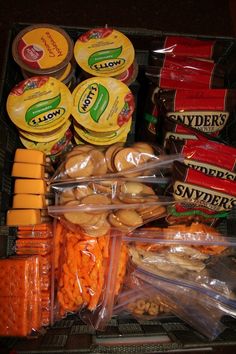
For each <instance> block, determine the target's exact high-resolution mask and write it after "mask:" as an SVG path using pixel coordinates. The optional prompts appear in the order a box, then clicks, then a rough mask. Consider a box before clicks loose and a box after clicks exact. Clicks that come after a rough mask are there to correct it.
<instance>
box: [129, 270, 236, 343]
mask: <svg viewBox="0 0 236 354" xmlns="http://www.w3.org/2000/svg"><path fill="white" fill-rule="evenodd" d="M133 277H136V278H138V279H139V282H140V285H141V287H142V288H145V286H146V285H147V284H148V286H149V287H150V286H152V292H154V293H155V294H156V296H159V297H160V299H161V301H162V302H163V303H165V304H168V308H169V309H170V311H171V312H172V313H173V314H175V315H176V316H178V317H179V318H181V319H182V320H183V321H185V322H187V323H188V324H189V325H190V326H191V327H193V328H195V329H196V330H197V331H198V332H200V333H201V334H202V335H204V336H205V337H207V338H208V339H211V340H212V339H214V338H216V337H217V336H218V335H219V334H220V333H222V332H223V331H224V329H225V326H224V325H223V323H222V322H221V318H222V317H223V316H224V315H232V314H234V311H231V310H228V309H227V308H225V307H224V306H222V304H221V303H220V301H217V300H214V299H212V298H211V297H210V296H207V295H206V294H200V293H199V292H198V291H196V290H194V289H190V288H187V287H184V286H181V285H178V286H176V285H173V284H171V283H170V282H168V281H166V280H165V279H162V280H155V281H154V280H153V277H152V276H149V275H146V274H144V273H142V272H139V271H135V272H134V274H133ZM148 289H149V288H148ZM149 291H150V290H149Z"/></svg>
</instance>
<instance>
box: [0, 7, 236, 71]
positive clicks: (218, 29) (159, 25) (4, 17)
mask: <svg viewBox="0 0 236 354" xmlns="http://www.w3.org/2000/svg"><path fill="white" fill-rule="evenodd" d="M230 9H231V11H230ZM234 9H235V11H234ZM234 17H236V1H228V0H176V1H175V0H143V1H141V0H119V1H115V0H110V1H104V0H83V1H82V0H57V1H53V0H52V1H50V0H47V1H42V0H28V1H27V0H0V49H1V50H0V69H1V66H2V60H3V56H4V49H5V46H6V42H7V37H8V31H9V29H10V28H11V26H12V24H13V23H14V22H22V23H40V22H41V23H43V22H44V23H52V24H58V25H67V26H72V27H73V26H79V27H84V26H87V27H94V26H102V25H105V24H108V25H109V26H114V27H138V28H148V29H154V30H160V31H168V32H178V33H189V34H192V33H193V34H203V35H217V36H230V35H234V21H233V20H234ZM235 22H236V21H235Z"/></svg>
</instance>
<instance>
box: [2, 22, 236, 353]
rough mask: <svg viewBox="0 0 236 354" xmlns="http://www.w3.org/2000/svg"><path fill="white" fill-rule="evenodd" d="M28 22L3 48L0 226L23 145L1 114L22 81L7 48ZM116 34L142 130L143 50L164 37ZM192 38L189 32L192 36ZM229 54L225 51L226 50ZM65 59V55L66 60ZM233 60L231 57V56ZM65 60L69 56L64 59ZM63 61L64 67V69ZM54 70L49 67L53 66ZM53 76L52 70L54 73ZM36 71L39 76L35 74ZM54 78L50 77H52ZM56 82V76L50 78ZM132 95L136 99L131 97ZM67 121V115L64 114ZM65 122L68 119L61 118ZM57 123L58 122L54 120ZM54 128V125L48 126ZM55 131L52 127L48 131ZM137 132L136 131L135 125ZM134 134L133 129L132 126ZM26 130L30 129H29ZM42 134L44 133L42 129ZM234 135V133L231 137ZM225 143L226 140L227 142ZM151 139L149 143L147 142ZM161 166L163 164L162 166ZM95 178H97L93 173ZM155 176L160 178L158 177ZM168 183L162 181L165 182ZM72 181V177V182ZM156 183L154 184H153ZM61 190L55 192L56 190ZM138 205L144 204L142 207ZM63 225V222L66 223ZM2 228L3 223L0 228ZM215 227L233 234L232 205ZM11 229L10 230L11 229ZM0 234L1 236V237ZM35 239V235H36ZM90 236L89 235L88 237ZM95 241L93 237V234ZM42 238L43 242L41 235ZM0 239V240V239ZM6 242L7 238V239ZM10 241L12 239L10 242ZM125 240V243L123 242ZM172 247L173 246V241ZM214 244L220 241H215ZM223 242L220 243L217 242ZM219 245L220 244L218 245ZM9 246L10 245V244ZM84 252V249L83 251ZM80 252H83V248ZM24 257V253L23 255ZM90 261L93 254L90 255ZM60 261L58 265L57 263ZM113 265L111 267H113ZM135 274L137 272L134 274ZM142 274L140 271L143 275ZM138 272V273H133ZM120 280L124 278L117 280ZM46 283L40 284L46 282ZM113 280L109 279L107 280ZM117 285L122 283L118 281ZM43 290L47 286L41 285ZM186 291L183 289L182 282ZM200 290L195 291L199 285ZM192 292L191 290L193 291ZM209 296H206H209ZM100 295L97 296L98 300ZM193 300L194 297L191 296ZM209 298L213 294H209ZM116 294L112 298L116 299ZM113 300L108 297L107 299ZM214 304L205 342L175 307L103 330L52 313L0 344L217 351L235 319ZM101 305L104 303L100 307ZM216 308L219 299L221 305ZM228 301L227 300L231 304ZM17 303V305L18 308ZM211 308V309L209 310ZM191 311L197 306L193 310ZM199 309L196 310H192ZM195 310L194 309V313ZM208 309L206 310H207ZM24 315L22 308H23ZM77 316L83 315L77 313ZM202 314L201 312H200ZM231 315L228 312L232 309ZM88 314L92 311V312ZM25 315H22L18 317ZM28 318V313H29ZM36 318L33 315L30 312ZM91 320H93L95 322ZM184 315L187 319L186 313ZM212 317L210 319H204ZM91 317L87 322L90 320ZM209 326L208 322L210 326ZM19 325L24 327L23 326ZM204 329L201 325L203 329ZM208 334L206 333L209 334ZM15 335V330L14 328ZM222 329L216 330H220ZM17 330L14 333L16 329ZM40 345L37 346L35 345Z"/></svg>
mask: <svg viewBox="0 0 236 354" xmlns="http://www.w3.org/2000/svg"><path fill="white" fill-rule="evenodd" d="M26 27H28V26H27V24H15V25H13V26H12V29H11V32H10V34H9V44H8V47H7V48H6V56H5V58H6V60H5V62H4V65H3V77H2V80H1V82H0V85H1V86H0V96H1V101H0V102H1V105H0V112H1V121H0V171H1V174H0V184H1V193H2V192H3V191H4V193H5V194H3V193H2V194H1V200H3V201H4V203H3V204H1V210H0V224H1V225H5V221H6V210H7V209H9V208H10V205H11V200H12V199H11V198H12V194H13V188H12V186H11V181H9V179H10V173H11V172H10V171H11V168H10V166H11V161H13V158H14V152H15V149H16V148H17V147H22V144H21V142H20V139H19V133H18V130H17V129H16V127H15V125H14V124H13V123H12V121H11V120H10V119H9V118H8V117H7V112H6V107H5V104H6V100H7V97H8V94H9V92H10V91H11V89H12V88H13V87H14V86H15V85H16V84H17V83H19V82H20V81H21V80H22V73H21V68H20V66H19V65H18V64H17V63H16V62H15V60H14V59H13V57H12V54H11V46H12V43H13V40H14V38H15V37H16V36H17V34H18V33H19V32H21V31H22V30H24V29H25V28H26ZM63 29H64V31H65V32H66V33H67V34H68V35H69V36H70V38H72V39H73V41H74V42H75V41H76V40H77V39H78V37H79V36H80V35H82V34H83V33H85V32H86V31H88V28H73V27H67V28H63ZM119 31H120V32H123V33H125V34H126V35H127V37H128V38H129V39H130V40H131V42H132V43H133V45H134V48H135V59H136V61H137V63H138V69H139V71H138V76H137V80H136V81H135V82H134V83H132V84H131V85H130V86H129V89H130V90H131V91H132V92H133V93H135V94H136V95H137V106H136V110H137V114H138V117H139V119H136V120H135V125H136V128H138V127H139V128H140V127H141V129H142V126H143V119H142V113H143V110H144V107H143V105H144V102H145V99H146V95H147V87H148V85H147V79H146V77H145V67H146V65H147V64H148V56H149V53H148V49H149V48H150V45H151V42H152V41H153V40H154V39H155V40H157V39H158V40H160V41H162V40H164V38H165V37H166V35H167V34H165V33H162V32H159V31H151V30H150V31H148V30H147V31H146V30H138V29H119ZM191 37H192V36H191ZM196 38H198V39H201V40H210V41H212V40H213V41H215V40H216V38H215V37H210V36H209V37H204V36H196ZM220 39H221V40H222V41H223V42H224V41H227V43H228V41H229V40H230V41H232V42H233V45H234V46H235V39H234V38H220ZM229 54H230V53H229ZM68 59H69V58H68ZM232 59H233V60H232ZM69 61H70V59H69ZM69 61H68V62H67V64H66V65H68V63H69ZM231 61H232V62H234V57H231ZM229 62H230V59H229V57H228V56H227V54H226V55H225V57H224V63H225V64H226V69H227V70H226V71H227V72H226V78H225V79H226V80H225V82H226V83H227V86H228V87H230V86H231V87H233V85H235V80H234V79H233V78H232V77H231V76H229V74H230V70H229V68H228V63H229ZM66 65H65V67H64V68H63V69H65V68H66ZM53 70H54V69H53ZM54 73H55V74H56V71H54ZM37 75H40V74H39V73H37ZM54 79H55V78H54ZM55 80H56V79H55ZM137 86H138V87H140V88H141V90H138V92H137V90H136V89H137ZM135 98H136V97H135ZM68 119H69V118H68ZM66 120H67V119H66ZM59 125H60V124H59ZM53 128H55V129H57V127H53ZM53 130H54V129H53ZM135 130H136V129H135ZM136 132H138V130H136ZM29 133H31V132H29ZM42 133H44V132H42ZM232 137H233V135H232ZM135 139H136V141H140V140H139V136H138V134H136V136H135ZM227 141H228V140H227ZM148 143H150V141H148ZM162 167H163V166H162ZM95 177H97V176H95ZM158 178H159V177H158ZM165 182H167V181H165ZM73 183H74V181H73ZM158 185H159V184H158ZM59 194H60V193H59ZM142 206H143V205H142ZM66 226H67V227H68V224H66ZM4 227H5V226H4ZM217 228H218V229H223V231H226V233H227V228H228V229H231V234H232V233H233V232H232V230H233V231H234V228H235V210H234V209H232V210H231V211H230V213H229V215H228V216H227V218H225V219H224V220H221V221H220V223H219V225H218V226H217ZM12 229H15V228H11V231H12ZM11 231H9V232H8V231H7V234H9V235H10V236H11V235H13V234H14V233H11ZM74 231H75V230H74V229H70V230H69V232H71V233H73V232H74ZM2 234H3V235H4V237H2ZM37 237H39V234H38V235H37ZM90 238H91V237H90ZM100 238H101V237H96V242H100ZM3 239H4V248H7V247H10V248H11V244H10V242H8V244H7V247H5V246H6V245H5V239H6V238H5V231H4V232H3V231H2V230H1V239H0V240H1V241H2V240H3ZM94 239H95V237H94ZM115 239H116V242H118V241H119V238H117V237H115ZM41 240H44V238H43V237H42V238H41ZM61 240H62V239H61V238H60V241H59V248H60V249H61V250H62V251H63V252H62V254H63V255H64V251H65V249H64V245H63V243H62V242H61ZM1 241H0V242H1ZM8 241H9V239H8ZM13 243H14V242H13ZM126 244H127V243H126ZM175 246H176V245H175ZM218 246H219V245H218ZM220 246H222V245H220ZM223 246H224V245H223ZM13 248H14V245H13ZM54 249H55V250H56V252H55V254H54V257H55V274H54V273H53V270H51V269H49V268H48V262H47V255H45V256H42V257H45V258H43V259H44V266H45V267H44V268H43V269H44V273H45V274H47V272H52V273H51V274H54V278H55V281H58V280H59V279H60V274H61V273H60V271H61V265H63V263H60V262H59V263H57V262H56V260H57V259H58V257H57V255H58V254H57V249H56V248H54ZM10 251H11V250H9V248H8V249H7V250H6V252H5V250H4V252H3V253H4V254H5V255H4V256H6V255H7V256H9V255H10V254H11V252H10ZM83 251H84V249H83ZM82 253H83V254H85V252H82ZM22 257H25V256H22ZM91 259H92V256H91ZM58 264H59V268H58V267H56V266H57V265H58ZM113 269H114V268H113ZM8 274H10V275H11V276H8V279H9V278H10V279H14V277H13V276H12V273H11V272H9V273H8ZM138 274H139V275H140V274H141V273H138ZM142 274H143V273H142ZM136 275H137V273H136ZM122 279H123V278H122ZM139 279H140V281H143V282H145V284H147V289H148V287H149V286H153V283H154V281H153V277H151V279H152V284H150V283H148V279H150V278H149V275H148V276H147V275H146V274H145V276H143V277H142V279H141V277H139ZM44 280H45V283H43V285H44V286H45V285H46V284H47V283H46V279H44ZM111 280H112V279H111ZM163 281H164V280H163V279H162V280H160V279H158V280H157V279H155V291H159V292H162V293H163V292H164V290H165V289H170V288H171V284H170V283H168V284H167V283H166V282H165V286H163V284H164V283H163ZM122 284H125V283H124V282H122ZM174 287H175V289H178V291H180V289H181V287H180V286H179V285H176V284H175V285H174ZM45 288H46V287H45ZM185 289H187V287H186V286H185ZM188 290H189V292H188V294H187V295H186V293H181V292H178V293H177V292H176V293H175V295H176V297H173V298H172V303H173V307H174V303H175V304H176V303H177V300H178V301H179V302H178V304H179V303H180V300H181V297H183V299H184V300H185V299H189V296H190V294H191V296H192V298H194V295H193V294H194V292H193V289H190V288H188ZM198 290H199V289H198ZM195 294H196V293H195ZM44 295H45V296H44V297H43V302H42V303H43V308H42V314H41V318H42V319H43V321H45V322H43V323H45V324H48V311H44V310H45V309H47V308H48V306H49V305H50V306H53V307H54V305H55V303H53V297H52V299H51V302H50V299H49V298H48V294H47V292H46V291H44ZM165 295H166V298H167V297H168V295H169V293H166V294H165ZM197 295H198V297H199V298H204V299H207V296H208V295H207V294H204V295H203V293H201V296H199V292H198V293H197ZM187 296H188V297H187ZM208 298H209V296H208ZM101 299H102V298H100V300H101ZM106 299H108V300H109V297H108V296H107V297H106ZM195 299H196V297H195ZM211 299H212V297H211ZM115 300H116V297H115V299H114V303H115ZM112 301H113V300H112ZM107 303H108V304H109V302H104V303H102V301H100V304H101V308H104V309H106V308H107V309H108V310H107V312H106V310H105V314H108V315H109V316H105V317H104V318H105V319H106V320H107V319H108V318H109V317H110V308H109V306H108V307H106V304H107ZM217 303H218V304H219V301H218V302H217V301H216V299H214V304H213V301H211V303H210V307H208V308H207V310H208V309H209V308H211V309H212V311H210V313H211V315H213V314H214V316H215V317H214V318H215V322H214V323H215V324H217V325H218V319H219V318H221V322H223V326H220V327H217V326H216V327H214V323H213V324H212V322H211V323H210V322H206V323H208V330H209V332H210V331H211V329H212V328H213V327H214V329H216V330H215V331H214V333H213V335H212V333H211V337H209V338H211V340H210V341H209V340H208V339H206V336H205V334H206V333H207V332H206V333H205V334H202V332H201V331H200V329H199V327H198V328H196V327H194V323H195V324H196V321H195V319H194V322H193V321H192V322H190V321H187V317H183V316H182V317H181V316H180V313H178V314H177V313H176V314H177V317H176V316H175V315H174V311H173V310H172V311H171V312H172V314H168V316H165V315H164V314H163V317H160V318H159V319H158V318H157V319H155V320H153V319H151V320H148V321H146V319H138V321H137V319H135V318H133V317H131V316H130V315H125V316H123V315H122V316H121V315H115V316H113V317H112V319H111V320H110V322H108V323H107V327H106V328H107V329H106V330H105V331H103V332H100V331H97V330H96V329H95V328H96V327H95V326H94V325H93V326H94V328H91V325H88V323H89V320H90V319H91V318H92V320H93V324H95V325H96V317H93V316H92V317H84V320H86V323H85V322H84V321H82V320H80V319H79V317H78V314H75V313H69V314H68V315H67V317H63V318H62V319H60V320H58V321H56V322H54V321H55V320H56V319H57V317H56V316H53V321H51V324H53V325H52V326H51V327H50V330H49V331H47V332H46V333H44V335H43V336H37V338H34V340H32V339H30V340H29V339H26V338H24V339H23V338H21V339H20V340H19V338H16V337H14V338H1V339H0V343H1V346H3V347H6V346H7V347H9V348H14V349H15V351H16V352H17V353H20V354H21V353H24V354H25V353H27V354H28V353H32V352H38V351H39V350H40V351H41V352H42V353H48V351H53V352H55V353H57V352H58V353H59V352H77V351H81V352H82V351H84V352H88V353H90V352H108V351H109V352H111V353H118V352H120V351H123V352H130V350H131V351H133V352H142V353H150V352H158V351H159V352H160V351H163V352H164V351H165V352H166V351H170V350H171V351H184V350H185V349H187V350H188V351H191V350H192V351H194V350H195V349H196V348H198V350H199V348H200V347H201V348H206V349H207V350H209V348H211V349H212V350H216V348H219V347H224V349H223V350H225V351H226V346H227V349H228V348H230V347H232V346H233V345H236V340H235V338H236V332H235V320H234V319H233V318H232V317H230V318H229V317H225V318H222V307H221V311H218V310H219V307H215V305H216V304H217ZM102 304H104V305H102ZM220 304H221V306H223V305H222V302H221V303H220ZM206 305H209V301H208V302H207V301H206V302H205V303H203V302H202V306H203V308H206V307H204V306H206ZM230 305H231V304H230ZM15 306H16V308H17V310H18V314H19V312H20V311H22V313H23V312H24V311H23V310H24V309H26V308H27V304H25V303H21V304H20V303H19V298H17V303H16V304H15ZM21 306H22V307H21ZM213 308H214V310H213ZM188 309H189V311H188V313H186V312H185V313H184V315H186V316H187V315H189V314H191V313H193V311H192V309H193V307H191V308H190V307H189V308H188ZM201 309H202V307H201ZM195 310H196V308H195ZM223 310H224V313H225V314H230V313H229V312H226V308H224V309H223ZM197 311H198V309H197ZM26 313H27V314H29V316H31V315H30V314H32V313H35V312H34V311H33V312H32V309H29V311H28V312H26ZM195 313H196V312H195ZM208 313H209V312H208ZM24 314H25V312H24ZM81 314H82V313H81ZM203 314H204V315H205V313H203ZM231 314H232V313H231ZM92 315H93V314H92ZM23 316H25V315H23ZM22 318H23V324H24V330H25V332H24V334H25V333H26V332H27V334H28V333H29V328H28V327H27V324H26V323H27V321H26V320H24V318H25V317H22ZM28 318H30V317H28ZM35 318H36V315H35ZM94 318H95V320H94ZM188 318H189V317H188ZM205 318H206V317H201V318H200V317H199V316H198V320H201V319H203V320H204V319H205ZM208 318H211V319H212V317H208ZM92 320H91V321H92ZM15 323H16V330H17V329H18V330H19V329H20V328H19V326H18V327H17V324H18V325H19V322H17V321H15ZM211 324H212V326H211ZM22 328H23V327H22ZM204 328H205V327H204ZM224 328H226V329H225V331H224V332H222V329H224ZM209 332H208V333H209ZM15 333H16V332H15ZM219 333H221V334H219ZM16 334H19V331H18V333H16ZM217 334H218V337H217V338H216V337H215V336H216V335H217ZM39 348H40V349H39Z"/></svg>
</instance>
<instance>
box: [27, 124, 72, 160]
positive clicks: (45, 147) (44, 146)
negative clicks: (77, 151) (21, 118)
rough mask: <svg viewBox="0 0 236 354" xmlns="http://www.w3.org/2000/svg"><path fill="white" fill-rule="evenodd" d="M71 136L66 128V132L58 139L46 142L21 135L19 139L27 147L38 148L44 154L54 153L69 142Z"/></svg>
mask: <svg viewBox="0 0 236 354" xmlns="http://www.w3.org/2000/svg"><path fill="white" fill-rule="evenodd" d="M71 137H72V134H71V132H70V131H68V130H67V131H66V133H64V134H63V135H62V136H61V137H60V139H55V140H52V141H49V142H46V143H39V142H36V141H31V140H28V139H26V138H25V137H23V136H21V135H20V140H21V142H22V144H23V145H24V146H25V147H26V148H27V149H33V150H39V151H42V152H44V153H45V154H46V155H54V154H57V153H59V152H60V151H62V150H63V149H64V147H65V146H66V145H67V144H68V143H69V142H70V140H71Z"/></svg>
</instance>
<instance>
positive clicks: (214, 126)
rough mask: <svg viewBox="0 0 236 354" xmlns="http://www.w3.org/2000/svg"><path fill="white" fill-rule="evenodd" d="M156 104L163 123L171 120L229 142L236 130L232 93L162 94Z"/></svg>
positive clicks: (235, 102)
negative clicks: (228, 139) (165, 120)
mask: <svg viewBox="0 0 236 354" xmlns="http://www.w3.org/2000/svg"><path fill="white" fill-rule="evenodd" d="M155 102H156V104H157V105H158V106H159V107H161V110H162V116H163V117H164V118H163V119H165V117H168V118H169V119H172V120H174V121H176V122H180V123H183V124H185V125H186V126H191V127H192V128H195V129H197V130H199V131H201V132H203V133H206V134H209V135H211V136H214V137H215V136H221V135H222V134H223V138H224V139H226V138H227V136H228V135H229V131H230V130H231V129H232V128H233V127H235V107H236V90H233V89H231V90H225V89H217V90H216V89H202V90H198V89H192V90H183V89H178V90H160V91H159V92H158V94H156V95H155ZM233 129H234V130H235V128H233ZM231 135H232V134H230V136H231Z"/></svg>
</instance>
